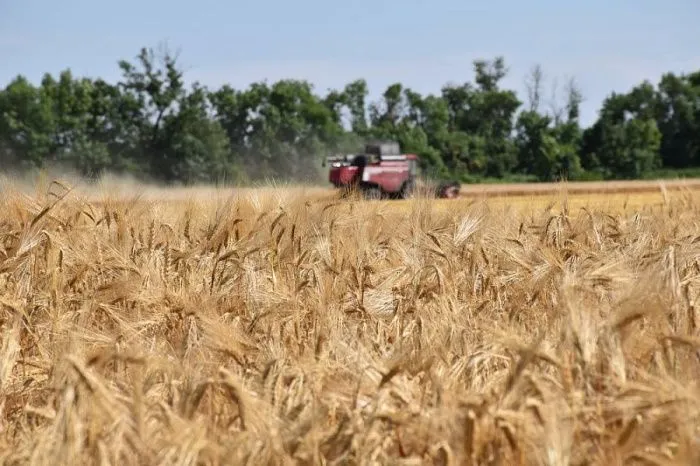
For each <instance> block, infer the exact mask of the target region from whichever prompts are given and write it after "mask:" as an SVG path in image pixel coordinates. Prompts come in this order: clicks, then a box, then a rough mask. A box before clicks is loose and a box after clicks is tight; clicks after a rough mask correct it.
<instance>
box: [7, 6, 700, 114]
mask: <svg viewBox="0 0 700 466" xmlns="http://www.w3.org/2000/svg"><path fill="white" fill-rule="evenodd" d="M698 20H700V0H666V1H661V0H609V1H604V0H588V1H586V2H583V1H580V0H579V1H577V2H574V1H562V0H560V1H555V0H529V1H518V0H491V1H489V2H486V1H483V0H482V1H480V2H477V1H468V0H462V1H460V0H433V1H432V2H429V1H427V0H404V1H398V0H355V1H344V2H333V1H326V2H323V1H321V0H296V1H288V2H283V1H281V0H257V1H252V2H250V3H244V2H228V3H227V2H224V1H214V0H198V1H185V0H170V1H165V0H120V1H118V2H99V1H95V0H92V1H88V0H62V1H60V2H56V1H49V0H0V85H2V86H3V87H4V86H5V85H6V84H7V83H8V82H9V81H10V80H11V79H12V78H13V77H14V76H16V75H17V74H23V75H25V76H27V77H28V78H29V79H31V80H32V81H34V82H38V81H39V80H40V79H41V76H42V74H43V73H44V72H46V71H48V72H51V73H58V72H59V71H60V70H62V69H65V68H71V70H72V71H73V72H74V73H75V74H79V75H89V76H93V77H96V76H100V77H103V78H106V79H108V80H115V79H117V78H118V77H119V70H118V68H117V64H116V62H117V60H118V59H121V58H126V59H132V58H133V57H134V56H135V55H136V54H137V53H138V51H139V49H140V47H142V46H157V45H158V44H159V43H160V42H163V41H167V43H168V44H169V46H170V47H172V48H174V49H175V48H177V49H180V50H181V55H180V57H181V64H182V65H183V66H184V67H185V69H186V72H187V74H186V76H189V78H190V79H191V80H195V79H197V80H199V81H200V82H202V83H204V84H206V85H209V86H219V85H221V84H223V83H230V84H231V85H233V86H235V87H238V88H241V87H247V86H248V84H250V83H251V82H253V81H259V80H265V79H266V80H268V81H274V80H277V79H280V78H302V79H308V80H310V81H311V82H313V83H314V85H315V88H316V91H317V92H319V93H325V91H326V90H327V89H328V88H331V87H332V88H340V87H342V86H343V85H344V84H345V83H347V82H349V81H351V80H353V79H355V78H360V77H362V78H365V79H367V81H368V84H369V86H370V90H371V94H372V96H371V97H372V98H376V97H377V96H378V95H379V94H380V93H381V92H382V91H383V90H384V88H385V87H386V86H387V85H388V84H390V83H392V82H395V81H400V82H402V83H404V84H405V85H407V86H409V87H411V88H413V89H414V90H416V91H419V92H423V93H428V92H430V93H437V92H439V90H440V87H441V86H442V85H443V84H445V83H447V82H464V81H472V80H473V72H472V61H473V60H474V59H477V58H486V59H490V58H493V57H495V56H497V55H503V56H504V58H505V61H506V64H507V66H508V67H509V69H510V72H509V75H508V77H507V78H506V79H505V80H504V84H505V85H508V86H510V87H511V88H513V89H515V90H517V91H518V93H519V96H520V97H521V99H523V100H524V99H525V97H526V95H525V92H524V87H523V79H524V76H525V74H526V73H527V72H528V70H529V69H530V68H531V67H532V65H534V64H535V63H540V64H541V65H542V67H543V69H544V72H545V77H548V78H550V80H549V82H548V84H550V85H551V81H552V78H555V77H556V78H558V80H559V82H560V84H562V85H563V83H564V81H565V80H566V79H567V78H568V77H574V78H576V80H577V82H578V84H579V86H580V88H581V90H582V91H583V95H584V99H585V101H584V104H583V108H582V110H583V114H582V117H583V120H584V121H583V123H584V124H589V123H590V122H591V121H592V120H593V119H594V118H595V116H596V113H597V111H598V108H599V106H600V103H601V101H602V99H603V98H604V97H605V96H606V95H607V94H608V93H609V92H611V91H613V90H615V91H626V90H628V89H629V88H631V87H632V86H634V85H635V84H637V83H639V82H640V81H641V80H643V79H649V80H651V81H652V82H654V83H656V82H657V80H658V78H659V77H660V75H661V74H662V73H663V72H666V71H675V72H685V71H693V70H698V69H700V27H699V26H698V24H700V23H699V22H698ZM560 87H561V85H560ZM547 94H549V90H548V91H547ZM562 97H563V95H562Z"/></svg>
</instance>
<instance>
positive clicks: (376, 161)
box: [323, 141, 460, 199]
mask: <svg viewBox="0 0 700 466" xmlns="http://www.w3.org/2000/svg"><path fill="white" fill-rule="evenodd" d="M418 160H419V159H418V156H417V155H416V154H404V153H402V152H401V149H400V147H399V144H398V143H397V142H393V141H390V142H375V143H368V144H366V145H365V151H364V153H360V154H346V155H335V156H330V157H327V158H326V160H325V161H324V164H323V166H324V167H325V166H326V165H328V164H330V170H329V173H328V180H329V181H330V182H331V184H333V186H335V187H336V188H338V189H341V190H342V191H343V194H345V195H347V194H349V193H351V192H353V191H357V192H359V193H361V194H362V195H363V197H364V198H366V199H387V198H388V199H407V198H409V197H411V196H412V195H413V194H414V193H415V192H416V190H417V186H416V183H417V181H418ZM459 188H460V184H459V183H458V182H443V183H441V184H439V185H438V186H437V187H436V188H435V189H434V193H435V196H436V197H438V198H441V199H450V198H455V197H457V196H458V195H459Z"/></svg>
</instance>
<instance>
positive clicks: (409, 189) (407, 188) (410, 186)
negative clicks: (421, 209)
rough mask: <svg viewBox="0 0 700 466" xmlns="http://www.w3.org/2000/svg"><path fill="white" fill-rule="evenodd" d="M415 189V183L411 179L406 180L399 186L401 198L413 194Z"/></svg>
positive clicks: (406, 197)
mask: <svg viewBox="0 0 700 466" xmlns="http://www.w3.org/2000/svg"><path fill="white" fill-rule="evenodd" d="M415 190H416V184H415V182H414V181H413V180H408V181H406V183H405V184H404V185H403V188H401V198H402V199H408V198H410V197H412V196H413V194H414V193H415Z"/></svg>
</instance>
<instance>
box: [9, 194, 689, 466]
mask: <svg viewBox="0 0 700 466" xmlns="http://www.w3.org/2000/svg"><path fill="white" fill-rule="evenodd" d="M2 194H3V197H2V200H1V201H0V212H2V215H1V216H0V324H1V328H2V334H1V335H2V345H1V347H0V445H1V447H0V462H2V464H12V465H15V464H34V465H68V464H96V465H97V464H105V465H107V464H109V465H170V464H173V465H175V464H177V465H200V464H201V465H205V464H206V465H223V464H254V465H267V464H270V465H286V464H392V465H395V464H406V465H408V464H445V465H447V464H450V465H477V464H478V465H487V464H488V465H519V464H523V465H525V464H527V465H584V464H590V465H593V464H595V465H616V464H640V465H642V464H669V465H670V464H674V465H676V464H697V463H698V461H700V453H699V452H700V428H699V426H700V391H699V390H698V375H700V370H699V369H700V352H699V351H698V350H699V349H700V335H698V324H699V323H700V322H699V318H700V316H698V309H697V304H696V303H697V299H698V296H699V293H700V261H699V259H700V255H699V254H700V223H699V221H698V214H699V213H700V206H699V205H698V203H697V199H696V196H695V195H694V194H693V193H692V192H689V191H688V192H682V191H679V192H673V193H667V192H665V191H663V190H661V191H656V192H654V191H651V192H648V193H646V194H629V195H625V194H624V193H623V194H616V195H615V197H611V195H610V194H606V195H600V196H598V197H596V195H577V196H574V195H570V196H568V197H567V196H566V195H564V194H561V195H552V196H550V197H538V198H537V199H535V198H534V197H533V198H529V197H506V198H500V199H481V198H478V197H473V198H467V199H464V200H461V199H460V200H450V201H442V200H440V201H438V200H432V199H412V200H409V201H396V202H391V201H389V202H360V201H355V200H347V201H343V202H341V201H339V200H336V199H335V198H334V196H333V195H329V194H328V193H327V192H326V191H323V190H320V191H314V190H309V189H306V190H305V189H292V188H283V187H280V188H269V189H258V190H241V191H229V192H226V191H220V192H217V193H214V192H213V191H210V192H207V194H205V195H201V196H195V195H192V193H189V194H187V195H178V193H170V194H172V195H168V196H166V197H164V198H158V197H157V196H156V197H153V196H151V197H149V196H141V197H139V196H135V195H132V194H133V192H132V194H130V192H129V190H126V192H125V193H122V194H117V193H116V191H114V190H104V191H103V192H99V193H92V194H90V195H87V194H85V193H80V192H78V191H71V190H69V189H67V187H66V186H65V185H63V184H61V183H51V184H47V185H44V186H40V187H38V188H36V189H34V190H33V192H27V191H26V190H20V189H18V190H13V189H12V188H11V187H10V186H9V185H5V187H4V190H3V193H2ZM215 194H216V195H215Z"/></svg>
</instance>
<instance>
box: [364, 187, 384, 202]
mask: <svg viewBox="0 0 700 466" xmlns="http://www.w3.org/2000/svg"><path fill="white" fill-rule="evenodd" d="M362 193H363V194H364V197H365V199H368V200H378V199H381V198H382V190H381V189H379V187H378V186H367V187H365V188H364V189H363V190H362Z"/></svg>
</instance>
